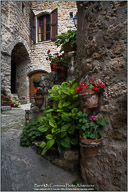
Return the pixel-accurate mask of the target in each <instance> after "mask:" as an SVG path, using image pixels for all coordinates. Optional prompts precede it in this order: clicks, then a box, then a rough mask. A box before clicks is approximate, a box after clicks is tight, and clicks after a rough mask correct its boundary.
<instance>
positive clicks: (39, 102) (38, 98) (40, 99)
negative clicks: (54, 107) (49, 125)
mask: <svg viewBox="0 0 128 192" xmlns="http://www.w3.org/2000/svg"><path fill="white" fill-rule="evenodd" d="M34 99H35V104H36V105H42V104H43V102H44V97H43V96H34Z"/></svg>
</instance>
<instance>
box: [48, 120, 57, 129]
mask: <svg viewBox="0 0 128 192" xmlns="http://www.w3.org/2000/svg"><path fill="white" fill-rule="evenodd" d="M49 125H51V126H52V127H55V128H56V127H57V125H56V123H55V121H54V120H49Z"/></svg>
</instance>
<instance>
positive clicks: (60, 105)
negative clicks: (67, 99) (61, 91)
mask: <svg viewBox="0 0 128 192" xmlns="http://www.w3.org/2000/svg"><path fill="white" fill-rule="evenodd" d="M58 107H59V108H60V109H62V108H63V102H62V101H60V102H59V104H58Z"/></svg>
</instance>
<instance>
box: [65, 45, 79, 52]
mask: <svg viewBox="0 0 128 192" xmlns="http://www.w3.org/2000/svg"><path fill="white" fill-rule="evenodd" d="M63 50H64V53H68V52H71V51H75V50H76V45H74V46H73V47H72V46H71V44H70V43H66V44H65V45H63Z"/></svg>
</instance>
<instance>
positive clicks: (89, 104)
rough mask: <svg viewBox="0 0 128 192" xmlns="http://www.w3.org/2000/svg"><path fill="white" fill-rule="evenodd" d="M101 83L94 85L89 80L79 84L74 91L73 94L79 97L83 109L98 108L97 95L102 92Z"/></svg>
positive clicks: (92, 80)
mask: <svg viewBox="0 0 128 192" xmlns="http://www.w3.org/2000/svg"><path fill="white" fill-rule="evenodd" d="M103 88H104V85H103V84H102V83H99V84H97V83H95V82H94V79H93V78H91V79H90V80H89V81H88V83H84V84H80V86H79V87H77V88H76V89H75V93H76V94H78V95H79V99H80V103H81V106H82V107H83V108H84V107H85V108H96V107H97V106H98V94H99V93H100V92H101V91H103Z"/></svg>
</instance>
